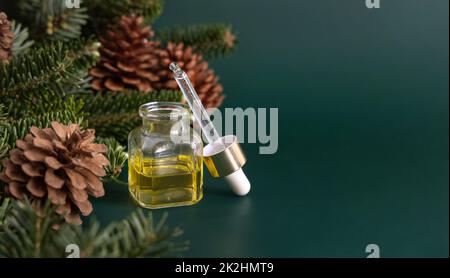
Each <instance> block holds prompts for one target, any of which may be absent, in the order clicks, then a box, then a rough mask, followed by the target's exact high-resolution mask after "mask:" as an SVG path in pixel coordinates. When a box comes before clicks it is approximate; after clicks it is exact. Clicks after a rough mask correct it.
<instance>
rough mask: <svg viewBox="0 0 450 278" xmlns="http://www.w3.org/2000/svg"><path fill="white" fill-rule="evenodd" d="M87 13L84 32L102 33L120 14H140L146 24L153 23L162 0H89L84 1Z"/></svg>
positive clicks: (158, 12)
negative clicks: (87, 19)
mask: <svg viewBox="0 0 450 278" xmlns="http://www.w3.org/2000/svg"><path fill="white" fill-rule="evenodd" d="M85 5H86V7H87V12H88V15H89V22H88V24H87V26H86V28H85V29H86V30H85V31H86V33H89V34H97V35H102V34H103V32H104V31H105V30H106V28H107V27H108V25H110V24H112V23H116V22H117V21H118V19H119V18H120V17H121V16H122V15H131V14H135V15H140V16H143V17H144V19H145V23H146V24H150V23H153V22H154V21H155V20H156V19H157V18H158V17H159V16H160V15H161V13H162V11H163V6H164V1H163V0H121V1H117V0H90V1H86V3H85Z"/></svg>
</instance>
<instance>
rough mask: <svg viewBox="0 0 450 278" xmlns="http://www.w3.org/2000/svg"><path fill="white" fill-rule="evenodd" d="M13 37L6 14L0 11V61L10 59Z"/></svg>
mask: <svg viewBox="0 0 450 278" xmlns="http://www.w3.org/2000/svg"><path fill="white" fill-rule="evenodd" d="M13 37H14V34H13V32H12V30H11V22H10V21H9V20H8V17H7V16H6V14H5V13H4V12H1V11H0V61H2V60H6V61H8V60H10V59H11V55H12V45H13Z"/></svg>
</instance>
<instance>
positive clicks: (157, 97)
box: [81, 91, 182, 143]
mask: <svg viewBox="0 0 450 278" xmlns="http://www.w3.org/2000/svg"><path fill="white" fill-rule="evenodd" d="M81 97H82V99H83V101H84V102H85V108H84V112H86V113H87V114H88V116H87V121H88V124H89V127H91V128H94V129H95V130H96V133H97V135H99V136H101V137H114V138H116V139H117V140H118V141H119V142H121V143H126V141H127V137H128V133H129V132H130V131H131V130H132V129H133V128H135V127H137V126H139V125H140V123H141V118H140V117H139V114H138V109H139V106H140V105H142V104H144V103H147V102H153V101H168V102H180V101H181V99H182V94H181V92H178V91H155V92H151V93H147V94H143V93H140V92H137V91H132V92H121V93H116V94H115V93H112V92H108V93H105V94H104V95H102V94H99V93H94V94H89V95H87V94H86V95H81Z"/></svg>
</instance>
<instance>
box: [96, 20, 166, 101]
mask: <svg viewBox="0 0 450 278" xmlns="http://www.w3.org/2000/svg"><path fill="white" fill-rule="evenodd" d="M143 21H144V19H143V18H142V17H140V16H134V15H132V16H123V17H122V18H121V19H120V21H119V23H118V24H117V25H116V26H112V27H110V28H109V29H108V31H107V33H106V36H104V37H102V38H100V42H101V43H102V47H101V48H100V54H101V57H100V62H99V63H98V65H97V66H96V67H95V68H93V69H91V70H90V75H91V76H92V77H93V81H92V88H94V89H95V90H97V91H107V90H110V91H124V90H127V89H129V90H139V91H141V92H149V91H151V90H153V88H152V85H151V83H152V82H153V81H156V80H157V79H158V77H157V76H156V75H154V74H153V73H152V70H151V69H153V68H154V67H155V66H156V65H157V59H156V56H155V52H156V51H155V49H156V47H157V46H158V43H157V42H154V41H149V38H151V37H153V36H154V32H153V31H152V29H151V28H150V26H145V27H143V26H142V23H143Z"/></svg>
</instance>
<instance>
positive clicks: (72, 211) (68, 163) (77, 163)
mask: <svg viewBox="0 0 450 278" xmlns="http://www.w3.org/2000/svg"><path fill="white" fill-rule="evenodd" d="M51 126H52V127H51V128H44V129H39V128H37V127H34V126H33V127H32V128H31V129H30V131H31V133H29V134H27V135H26V136H25V138H24V139H23V140H17V142H16V146H17V147H16V148H15V149H12V150H11V151H10V152H9V159H8V160H5V161H4V162H3V165H4V167H5V169H4V171H3V172H2V173H1V174H0V179H1V180H3V181H4V182H5V183H6V187H5V189H6V192H7V193H9V194H10V195H12V196H13V197H15V198H18V199H23V198H24V196H28V197H29V198H30V199H31V200H33V201H40V200H45V199H47V198H48V199H50V201H51V202H52V204H54V205H57V206H58V207H57V210H56V211H57V212H58V213H59V214H61V215H65V220H66V221H67V222H69V223H74V224H81V222H82V221H81V219H80V213H81V214H83V215H84V216H87V215H89V214H90V213H91V212H92V204H91V202H90V201H89V200H88V197H89V195H91V196H93V197H96V198H97V197H101V196H103V195H104V194H105V191H104V188H103V183H102V181H101V180H100V177H102V176H104V175H105V174H106V173H105V170H104V166H106V165H108V164H109V161H108V159H107V158H106V157H105V156H104V155H103V154H102V153H105V152H106V151H107V147H106V146H105V145H103V144H95V143H93V141H94V139H95V132H94V130H92V129H88V130H85V131H81V130H80V128H79V126H78V125H76V124H71V125H69V126H65V125H62V124H60V123H58V122H52V123H51ZM41 203H44V202H41Z"/></svg>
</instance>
